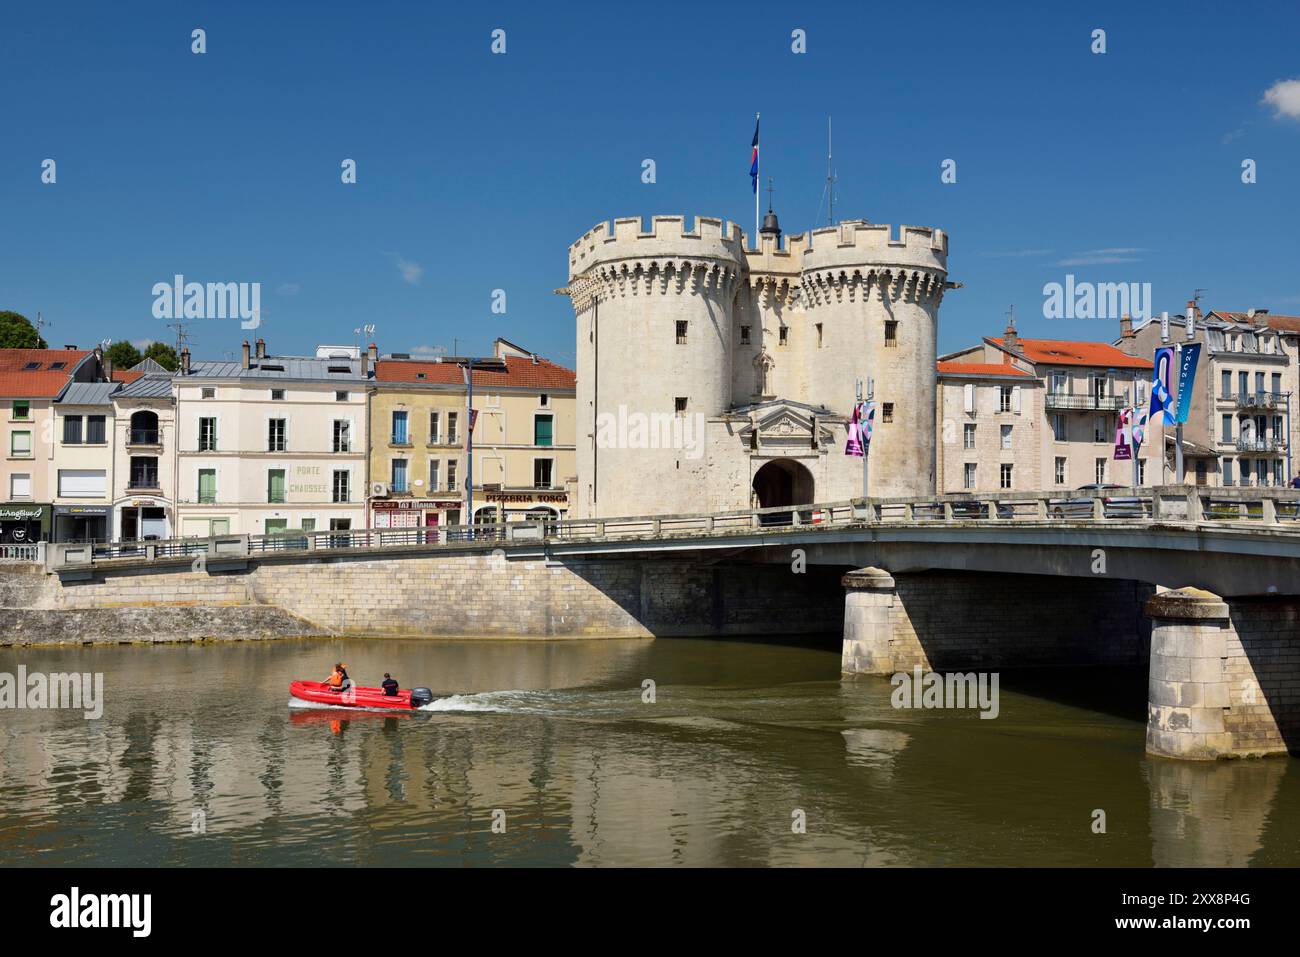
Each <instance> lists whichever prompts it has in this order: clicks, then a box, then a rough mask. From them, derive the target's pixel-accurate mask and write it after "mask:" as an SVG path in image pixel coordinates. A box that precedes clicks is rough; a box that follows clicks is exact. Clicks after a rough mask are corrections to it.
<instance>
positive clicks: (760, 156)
mask: <svg viewBox="0 0 1300 957" xmlns="http://www.w3.org/2000/svg"><path fill="white" fill-rule="evenodd" d="M762 119H763V114H762V113H755V114H754V129H755V130H758V129H759V121H760V120H762ZM757 149H758V156H757V163H756V164H755V165H756V169H755V170H754V172H755V173H756V174H757V175H756V176H755V177H754V239H753V247H754V248H755V249H758V248H759V243H758V184H759V183H760V182H762V180H763V138H762V134H761V133H760V134H759V142H758V146H757Z"/></svg>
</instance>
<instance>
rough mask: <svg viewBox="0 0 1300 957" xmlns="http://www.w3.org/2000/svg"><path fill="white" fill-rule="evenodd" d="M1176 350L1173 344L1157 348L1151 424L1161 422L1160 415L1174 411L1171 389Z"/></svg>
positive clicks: (1153, 373)
mask: <svg viewBox="0 0 1300 957" xmlns="http://www.w3.org/2000/svg"><path fill="white" fill-rule="evenodd" d="M1173 369H1174V350H1173V347H1172V346H1162V347H1161V348H1159V349H1157V350H1156V356H1155V368H1153V369H1152V370H1151V407H1150V409H1148V410H1147V411H1148V416H1149V421H1150V424H1151V425H1153V426H1154V425H1157V424H1158V423H1159V422H1160V416H1161V415H1163V414H1165V413H1166V412H1172V411H1173V408H1174V397H1173V396H1172V395H1171V394H1170V392H1169V389H1170V387H1171V386H1172V385H1173Z"/></svg>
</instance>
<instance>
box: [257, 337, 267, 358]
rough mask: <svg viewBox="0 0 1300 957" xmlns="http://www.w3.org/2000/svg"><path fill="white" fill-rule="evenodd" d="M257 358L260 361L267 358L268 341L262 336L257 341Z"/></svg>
mask: <svg viewBox="0 0 1300 957" xmlns="http://www.w3.org/2000/svg"><path fill="white" fill-rule="evenodd" d="M257 357H258V358H259V359H265V358H266V340H265V339H263V338H262V337H261V336H258V339H257Z"/></svg>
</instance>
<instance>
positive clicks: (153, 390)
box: [113, 370, 172, 399]
mask: <svg viewBox="0 0 1300 957" xmlns="http://www.w3.org/2000/svg"><path fill="white" fill-rule="evenodd" d="M171 394H172V374H171V373H170V372H167V371H166V370H164V371H163V373H162V374H161V375H158V374H156V373H155V374H152V375H143V376H141V377H140V378H138V379H136V380H135V381H134V382H132V383H129V384H128V385H125V386H123V387H122V388H121V389H119V390H118V391H117V392H115V393H113V398H115V399H165V398H168V397H169V396H170V395H171Z"/></svg>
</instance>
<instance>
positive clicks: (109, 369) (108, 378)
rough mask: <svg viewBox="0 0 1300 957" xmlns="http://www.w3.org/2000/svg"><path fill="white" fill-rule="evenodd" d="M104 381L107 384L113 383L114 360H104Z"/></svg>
mask: <svg viewBox="0 0 1300 957" xmlns="http://www.w3.org/2000/svg"><path fill="white" fill-rule="evenodd" d="M104 381H105V382H112V381H113V360H112V359H105V360H104Z"/></svg>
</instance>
